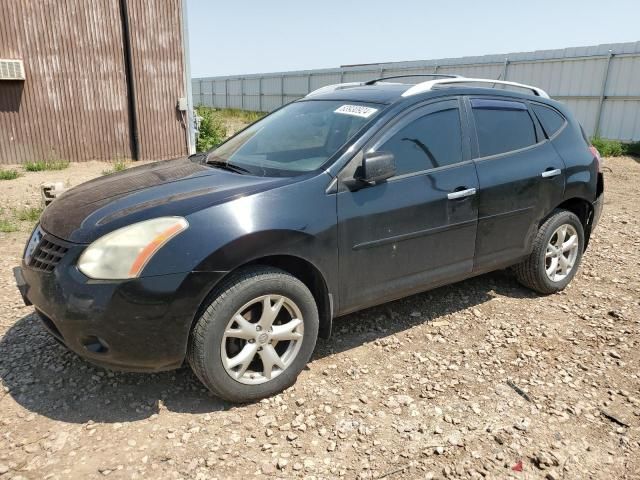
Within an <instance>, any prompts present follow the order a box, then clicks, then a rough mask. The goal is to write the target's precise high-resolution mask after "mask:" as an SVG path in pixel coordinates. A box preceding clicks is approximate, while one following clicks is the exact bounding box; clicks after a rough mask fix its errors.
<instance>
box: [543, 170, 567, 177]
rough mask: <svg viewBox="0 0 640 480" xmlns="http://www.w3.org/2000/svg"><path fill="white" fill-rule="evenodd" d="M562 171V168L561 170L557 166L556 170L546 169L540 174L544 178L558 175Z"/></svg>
mask: <svg viewBox="0 0 640 480" xmlns="http://www.w3.org/2000/svg"><path fill="white" fill-rule="evenodd" d="M561 173H562V170H560V169H559V168H556V169H554V170H545V171H544V172H542V173H541V174H540V176H541V177H542V178H551V177H557V176H558V175H560V174H561Z"/></svg>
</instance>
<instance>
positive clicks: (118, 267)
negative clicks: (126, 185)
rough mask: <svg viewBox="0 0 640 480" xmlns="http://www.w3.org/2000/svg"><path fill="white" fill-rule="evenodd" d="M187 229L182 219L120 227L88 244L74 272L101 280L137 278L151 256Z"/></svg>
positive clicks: (154, 220) (187, 225)
mask: <svg viewBox="0 0 640 480" xmlns="http://www.w3.org/2000/svg"><path fill="white" fill-rule="evenodd" d="M188 227H189V222H187V221H186V220H185V219H184V218H182V217H160V218H154V219H153V220H146V221H144V222H139V223H134V224H133V225H129V226H127V227H123V228H120V229H118V230H115V231H113V232H111V233H108V234H107V235H105V236H103V237H100V238H99V239H98V240H96V241H95V242H93V243H92V244H91V245H89V247H88V248H87V249H86V250H85V251H84V252H83V253H82V255H81V256H80V260H78V269H79V270H80V271H81V272H82V273H84V274H85V275H86V276H87V277H89V278H95V279H101V280H122V279H126V278H135V277H138V276H139V275H140V273H141V272H142V270H143V269H144V267H145V265H146V264H147V263H148V262H149V260H151V257H153V256H154V255H155V253H156V252H157V251H158V250H160V248H162V246H163V245H164V244H165V243H167V242H168V241H169V240H171V239H172V238H173V237H175V236H176V235H178V234H179V233H180V232H182V231H184V230H186V229H187V228H188Z"/></svg>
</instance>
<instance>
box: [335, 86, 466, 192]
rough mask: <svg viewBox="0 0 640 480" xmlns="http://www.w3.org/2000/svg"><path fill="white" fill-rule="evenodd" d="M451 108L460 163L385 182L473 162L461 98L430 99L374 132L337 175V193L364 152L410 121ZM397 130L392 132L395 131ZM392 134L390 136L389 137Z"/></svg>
mask: <svg viewBox="0 0 640 480" xmlns="http://www.w3.org/2000/svg"><path fill="white" fill-rule="evenodd" d="M451 108H456V109H458V115H459V117H460V129H461V135H462V138H461V143H462V152H461V153H462V161H461V162H458V163H455V164H452V165H444V166H442V167H437V168H431V169H427V170H420V171H418V172H411V173H407V174H404V175H396V176H394V177H391V178H389V179H388V180H387V181H388V182H389V181H395V180H398V179H403V178H408V177H411V176H415V175H424V174H425V173H426V172H433V171H435V170H444V169H447V168H451V167H456V166H459V165H464V164H467V163H470V162H472V161H473V155H472V148H471V144H470V132H471V128H470V124H469V121H468V119H467V118H466V116H465V108H464V104H463V97H462V96H458V95H456V96H448V97H445V98H437V99H431V100H429V101H427V102H425V103H419V104H415V105H411V106H409V107H408V108H407V109H405V110H403V111H401V112H399V113H398V114H397V115H396V117H395V118H392V119H391V120H389V121H388V122H387V124H386V125H384V126H383V127H382V128H381V129H380V130H379V131H378V132H376V133H375V134H374V135H373V137H371V138H370V139H369V140H368V141H367V143H365V145H364V146H363V147H362V148H360V149H359V150H358V152H357V153H355V154H354V155H353V157H352V158H351V160H349V161H348V162H347V163H346V164H345V165H344V166H343V167H342V169H341V170H340V172H339V173H338V175H337V178H338V179H339V180H340V182H339V185H338V191H341V190H342V188H343V187H342V186H341V185H342V180H343V179H344V178H350V177H351V176H352V175H353V173H354V172H355V169H356V168H357V166H358V165H359V164H360V163H361V162H362V156H363V154H364V152H366V151H368V150H370V149H371V148H373V147H374V146H376V145H378V144H379V143H380V140H381V139H382V138H383V137H384V136H385V135H386V134H388V133H389V132H391V131H392V130H393V131H394V132H395V131H397V130H399V129H401V128H403V127H404V126H406V125H408V124H409V123H411V122H412V121H414V120H416V119H418V118H420V117H423V116H425V115H428V114H430V113H436V112H439V111H442V110H449V109H451ZM396 127H397V130H394V129H396ZM392 135H393V133H392V134H391V136H392Z"/></svg>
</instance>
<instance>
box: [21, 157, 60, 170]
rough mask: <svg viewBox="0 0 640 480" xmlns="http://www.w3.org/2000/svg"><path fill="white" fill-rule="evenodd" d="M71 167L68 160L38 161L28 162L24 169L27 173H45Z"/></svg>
mask: <svg viewBox="0 0 640 480" xmlns="http://www.w3.org/2000/svg"><path fill="white" fill-rule="evenodd" d="M68 166H69V162H68V161H66V160H38V161H35V162H26V163H25V164H24V169H25V170H26V171H27V172H44V171H46V170H64V169H65V168H67V167H68Z"/></svg>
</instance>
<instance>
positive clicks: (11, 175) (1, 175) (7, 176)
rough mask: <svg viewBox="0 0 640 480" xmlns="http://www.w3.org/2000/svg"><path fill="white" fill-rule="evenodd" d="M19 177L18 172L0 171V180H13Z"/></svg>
mask: <svg viewBox="0 0 640 480" xmlns="http://www.w3.org/2000/svg"><path fill="white" fill-rule="evenodd" d="M19 176H20V172H18V170H3V169H0V180H15V179H16V178H18V177H19Z"/></svg>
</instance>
